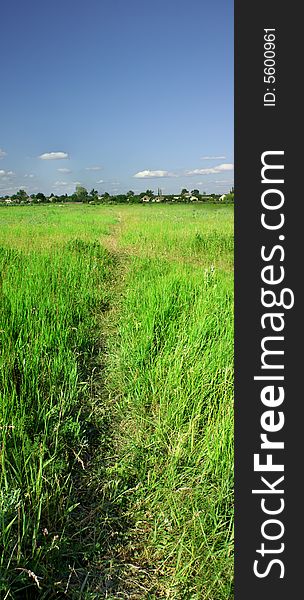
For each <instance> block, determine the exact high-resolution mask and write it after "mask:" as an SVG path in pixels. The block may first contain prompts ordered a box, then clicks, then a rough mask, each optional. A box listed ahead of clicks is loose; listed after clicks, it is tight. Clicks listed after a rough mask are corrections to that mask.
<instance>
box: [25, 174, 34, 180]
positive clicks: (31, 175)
mask: <svg viewBox="0 0 304 600" xmlns="http://www.w3.org/2000/svg"><path fill="white" fill-rule="evenodd" d="M24 177H29V179H33V177H35V175H34V173H25V175H24Z"/></svg>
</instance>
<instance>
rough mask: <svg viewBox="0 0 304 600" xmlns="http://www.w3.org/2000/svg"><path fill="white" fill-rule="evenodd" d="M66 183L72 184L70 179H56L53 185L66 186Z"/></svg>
mask: <svg viewBox="0 0 304 600" xmlns="http://www.w3.org/2000/svg"><path fill="white" fill-rule="evenodd" d="M66 185H71V183H70V182H69V181H55V182H54V183H53V187H65V186H66Z"/></svg>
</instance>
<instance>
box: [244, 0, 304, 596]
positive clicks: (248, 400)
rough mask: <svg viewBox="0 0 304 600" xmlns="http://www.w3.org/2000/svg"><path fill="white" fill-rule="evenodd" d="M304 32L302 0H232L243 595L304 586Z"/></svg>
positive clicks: (281, 593)
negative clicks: (303, 145)
mask: <svg viewBox="0 0 304 600" xmlns="http://www.w3.org/2000/svg"><path fill="white" fill-rule="evenodd" d="M301 40H302V36H301V34H300V14H299V5H298V3H296V2H289V3H283V2H282V1H278V0H265V1H263V2H252V3H249V2H244V1H243V0H235V169H236V176H235V198H236V204H235V213H236V214H235V526H236V541H235V599H236V600H244V599H246V600H250V599H251V598H252V599H254V600H256V599H258V600H266V599H267V600H272V599H276V600H283V599H284V600H286V599H287V598H292V597H294V595H293V590H297V592H296V597H298V596H299V597H302V595H303V592H302V587H303V583H302V579H303V556H302V555H303V550H302V549H301V546H302V544H303V539H304V535H303V534H304V525H303V523H304V518H303V506H304V498H303V494H304V492H303V491H302V486H301V480H302V471H303V468H302V465H303V454H304V453H303V445H304V410H303V405H304V402H303V389H302V373H303V371H304V364H303V359H302V355H303V350H302V349H301V346H302V345H303V309H302V305H303V296H301V291H300V290H301V288H302V287H303V285H302V278H303V275H302V272H303V267H302V264H303V255H304V249H303V242H304V234H303V233H302V230H303V222H304V220H303V204H304V197H303V192H302V187H303V182H302V173H303V168H301V162H302V156H301V154H300V152H299V151H298V150H297V148H298V147H299V145H300V140H301V138H302V118H300V103H302V102H301V92H300V84H301V71H302V69H301V68H300V66H301V63H300V56H301V53H302V43H301ZM301 112H302V111H301Z"/></svg>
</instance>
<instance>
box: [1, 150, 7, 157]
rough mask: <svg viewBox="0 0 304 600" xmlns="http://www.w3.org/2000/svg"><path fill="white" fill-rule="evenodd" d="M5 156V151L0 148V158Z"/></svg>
mask: <svg viewBox="0 0 304 600" xmlns="http://www.w3.org/2000/svg"><path fill="white" fill-rule="evenodd" d="M5 156H6V152H5V151H4V150H2V148H0V158H4V157H5Z"/></svg>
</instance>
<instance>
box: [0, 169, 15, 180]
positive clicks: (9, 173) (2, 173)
mask: <svg viewBox="0 0 304 600" xmlns="http://www.w3.org/2000/svg"><path fill="white" fill-rule="evenodd" d="M13 175H15V173H14V171H5V170H4V169H0V177H5V178H9V177H12V176H13Z"/></svg>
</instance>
